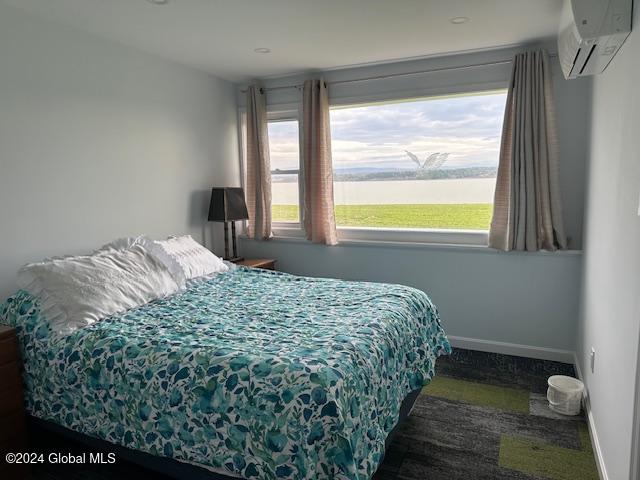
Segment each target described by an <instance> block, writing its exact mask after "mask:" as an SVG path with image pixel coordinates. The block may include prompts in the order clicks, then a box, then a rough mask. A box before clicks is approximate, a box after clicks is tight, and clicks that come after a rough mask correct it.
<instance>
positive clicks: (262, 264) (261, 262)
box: [235, 258, 276, 270]
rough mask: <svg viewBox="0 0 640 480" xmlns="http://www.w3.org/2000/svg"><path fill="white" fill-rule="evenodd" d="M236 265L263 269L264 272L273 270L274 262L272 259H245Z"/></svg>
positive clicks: (274, 267)
mask: <svg viewBox="0 0 640 480" xmlns="http://www.w3.org/2000/svg"><path fill="white" fill-rule="evenodd" d="M235 263H236V265H244V266H245V267H253V268H264V269H265V270H275V269H276V261H275V260H274V259H272V258H245V259H243V260H240V261H239V262H235Z"/></svg>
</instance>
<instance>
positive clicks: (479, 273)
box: [238, 46, 591, 358]
mask: <svg viewBox="0 0 640 480" xmlns="http://www.w3.org/2000/svg"><path fill="white" fill-rule="evenodd" d="M550 50H553V46H551V48H550ZM516 51H517V50H516V49H513V48H511V49H503V50H493V51H487V52H482V53H472V54H464V55H456V56H448V57H439V58H431V59H422V60H413V61H408V62H399V63H392V64H386V65H376V66H367V67H359V68H347V69H339V70H333V71H330V72H324V76H325V78H326V79H327V80H328V81H329V82H332V81H336V80H346V79H354V78H364V77H371V76H377V75H386V74H390V73H397V72H412V71H420V70H426V69H438V68H443V67H452V66H461V65H477V64H484V63H490V62H503V61H504V62H505V63H503V64H500V65H491V66H481V67H476V68H469V69H461V70H453V71H448V72H437V73H430V74H426V75H417V76H407V77H398V78H393V79H384V80H375V81H371V82H361V83H351V84H338V85H332V86H330V95H331V102H332V103H333V104H345V103H354V102H357V101H363V100H373V99H391V98H400V97H407V96H420V95H432V94H441V93H449V92H452V91H477V90H481V89H488V88H506V86H507V84H508V81H509V77H510V69H511V66H510V64H509V63H507V62H506V61H508V60H510V59H512V58H513V55H514V54H515V53H516ZM552 64H553V80H554V86H555V92H556V107H557V119H558V135H559V141H560V154H561V183H562V195H563V202H564V210H565V215H564V217H565V224H566V230H567V232H568V235H569V236H570V237H571V244H570V248H572V249H574V250H579V249H580V248H581V246H582V217H583V204H584V183H585V165H586V157H587V153H588V151H587V149H588V145H587V142H585V141H584V139H585V137H586V136H587V134H588V129H589V114H590V99H591V81H590V80H589V79H580V80H576V81H572V82H567V81H565V80H564V79H563V78H562V74H561V71H560V68H559V65H558V63H557V60H555V59H553V60H552ZM319 74H320V73H319V72H318V73H316V75H319ZM306 77H308V75H296V76H292V77H288V78H279V79H268V80H265V81H263V85H265V86H266V87H270V86H278V85H289V84H296V83H300V82H301V81H302V79H304V78H306ZM240 89H241V88H239V89H238V90H240ZM299 96H300V92H299V91H297V90H295V89H286V90H277V91H274V92H270V93H268V94H267V101H268V104H269V107H270V108H271V109H273V110H277V109H278V108H281V105H287V104H291V103H293V104H295V103H296V102H298V101H299ZM238 104H239V105H240V106H242V105H243V104H244V97H243V95H242V94H240V93H239V94H238ZM242 247H243V253H244V254H245V255H246V256H268V257H274V258H277V259H278V262H279V263H278V265H279V268H280V269H282V270H285V271H289V272H293V273H298V274H305V275H322V276H330V277H340V278H347V279H356V278H357V279H365V280H372V281H381V282H397V283H405V284H409V285H413V286H416V287H418V288H420V289H422V290H425V291H426V292H428V293H429V294H430V295H431V297H432V298H433V300H434V302H435V303H436V305H437V306H438V307H439V309H440V312H441V314H442V318H443V321H444V325H445V329H446V331H447V333H449V334H450V335H454V336H461V337H469V338H475V339H480V340H487V341H490V342H506V343H515V344H521V345H527V346H533V347H542V348H547V349H560V350H568V351H574V350H575V332H576V329H577V318H578V304H579V288H580V278H581V262H582V258H581V255H580V253H579V252H574V253H559V254H547V253H509V254H505V253H497V252H495V251H493V250H489V249H487V248H480V249H478V248H453V249H448V248H445V247H420V248H406V247H395V246H383V245H378V246H366V247H363V246H359V245H353V244H343V245H341V246H338V247H321V246H315V245H311V244H308V243H304V242H290V241H287V242H283V241H280V240H272V241H270V242H255V241H248V240H244V241H242ZM550 356H554V355H550ZM565 358H566V357H565Z"/></svg>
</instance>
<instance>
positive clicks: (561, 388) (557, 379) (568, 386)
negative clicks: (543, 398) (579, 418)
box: [547, 375, 584, 415]
mask: <svg viewBox="0 0 640 480" xmlns="http://www.w3.org/2000/svg"><path fill="white" fill-rule="evenodd" d="M547 383H548V384H549V388H548V389H547V400H549V408H550V409H551V410H553V411H554V412H557V413H561V414H562V415H578V414H579V413H580V406H581V401H582V392H583V391H584V384H583V383H582V382H581V381H580V380H578V379H577V378H573V377H566V376H564V375H553V376H552V377H549V380H547Z"/></svg>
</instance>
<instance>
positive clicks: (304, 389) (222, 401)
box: [0, 268, 450, 479]
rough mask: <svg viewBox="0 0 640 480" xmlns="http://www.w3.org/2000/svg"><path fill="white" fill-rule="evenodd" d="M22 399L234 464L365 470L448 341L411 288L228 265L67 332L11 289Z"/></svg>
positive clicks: (276, 469)
mask: <svg viewBox="0 0 640 480" xmlns="http://www.w3.org/2000/svg"><path fill="white" fill-rule="evenodd" d="M0 322H2V323H6V324H10V325H15V326H17V327H18V329H19V337H20V341H21V346H22V351H23V358H24V360H25V372H24V379H25V385H26V397H27V409H28V411H29V412H30V413H31V414H32V415H34V416H36V417H39V418H42V419H45V420H49V421H53V422H55V423H57V424H60V425H62V426H65V427H67V428H70V429H72V430H75V431H78V432H81V433H84V434H87V435H91V436H94V437H98V438H101V439H103V440H107V441H109V442H113V443H116V444H120V445H123V446H125V447H128V448H132V449H136V450H141V451H145V452H148V453H151V454H153V455H159V456H166V457H172V458H174V459H176V460H179V461H183V462H189V463H195V464H198V465H202V466H206V467H209V468H213V469H215V470H216V471H222V472H225V473H226V474H228V475H231V476H241V477H244V478H249V479H250V478H259V479H273V478H290V479H368V478H370V477H371V476H372V475H373V473H374V472H375V470H376V468H377V467H378V464H379V462H380V460H381V458H382V456H383V453H384V445H385V439H386V436H387V434H388V432H389V431H390V430H391V429H392V428H393V427H394V426H395V424H396V423H397V421H398V413H399V409H400V404H401V403H402V400H403V399H404V398H405V396H406V395H407V394H408V393H409V392H410V391H412V390H415V389H417V388H420V387H421V386H423V385H425V384H427V383H428V382H429V381H430V379H431V378H432V376H433V374H434V366H435V361H436V358H437V357H438V356H439V355H442V354H446V353H449V352H450V346H449V342H448V341H447V338H446V336H445V334H444V332H443V331H442V329H441V327H440V321H439V319H438V314H437V311H436V309H435V307H434V306H433V305H432V303H431V301H430V300H429V298H428V296H427V295H426V294H425V293H423V292H421V291H419V290H416V289H413V288H410V287H405V286H400V285H389V284H375V283H363V282H347V281H340V280H332V279H317V278H306V277H298V276H293V275H288V274H285V273H280V272H273V271H267V270H258V269H250V268H238V269H236V270H233V271H230V272H227V273H224V274H220V275H218V276H216V277H214V278H212V279H210V280H203V281H199V282H192V283H191V284H190V285H189V287H188V289H187V290H186V291H185V292H183V293H179V294H176V295H173V296H171V297H168V298H166V299H161V300H156V301H154V302H151V303H149V304H147V305H144V306H142V307H139V308H136V309H133V310H129V311H127V312H125V313H123V314H118V315H114V316H112V317H109V318H107V319H105V320H103V321H101V322H98V323H97V324H94V325H92V326H90V327H87V328H84V329H81V330H79V331H76V332H74V333H73V334H71V335H68V336H57V335H54V334H53V333H51V332H50V330H49V328H48V326H47V323H46V321H44V319H42V318H40V316H39V304H38V301H37V299H35V298H33V297H31V296H30V295H29V294H27V293H26V292H24V291H20V292H18V293H17V294H16V295H14V296H13V297H11V298H10V299H8V300H7V301H6V302H5V303H4V304H3V305H2V306H0Z"/></svg>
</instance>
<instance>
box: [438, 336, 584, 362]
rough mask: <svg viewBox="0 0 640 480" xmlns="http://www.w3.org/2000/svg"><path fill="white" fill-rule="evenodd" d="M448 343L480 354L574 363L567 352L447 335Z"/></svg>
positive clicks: (573, 356)
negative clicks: (487, 353)
mask: <svg viewBox="0 0 640 480" xmlns="http://www.w3.org/2000/svg"><path fill="white" fill-rule="evenodd" d="M448 338H449V341H450V342H451V345H452V346H453V347H457V348H464V349H467V350H479V351H481V352H491V353H502V354H505V355H516V356H518V357H527V358H537V359H540V360H552V361H555V362H563V363H574V360H575V353H574V352H571V351H569V350H559V349H555V348H546V347H534V346H531V345H520V344H517V343H506V342H495V341H492V340H480V339H477V338H467V337H456V336H452V335H449V336H448Z"/></svg>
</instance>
